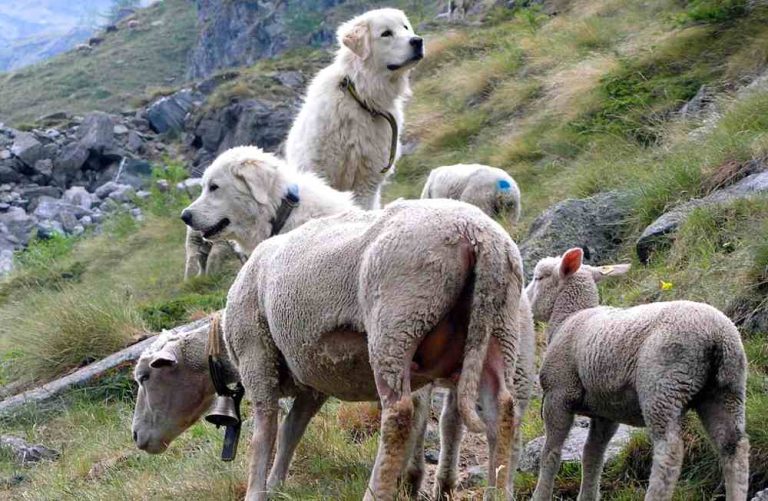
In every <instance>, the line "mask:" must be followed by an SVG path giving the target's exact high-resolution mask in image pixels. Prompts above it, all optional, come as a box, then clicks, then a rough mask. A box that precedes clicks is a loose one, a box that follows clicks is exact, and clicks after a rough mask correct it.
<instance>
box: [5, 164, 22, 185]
mask: <svg viewBox="0 0 768 501" xmlns="http://www.w3.org/2000/svg"><path fill="white" fill-rule="evenodd" d="M22 179H24V177H23V176H22V175H21V174H19V172H17V171H16V170H15V169H12V168H11V167H9V166H7V165H0V183H18V182H20V181H21V180H22Z"/></svg>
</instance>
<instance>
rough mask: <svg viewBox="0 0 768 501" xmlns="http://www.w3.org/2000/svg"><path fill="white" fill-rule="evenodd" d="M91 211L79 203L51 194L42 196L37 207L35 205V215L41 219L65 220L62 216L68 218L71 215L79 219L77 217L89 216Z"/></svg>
mask: <svg viewBox="0 0 768 501" xmlns="http://www.w3.org/2000/svg"><path fill="white" fill-rule="evenodd" d="M90 214H91V211H90V210H88V209H84V208H83V207H80V206H79V205H75V204H71V203H69V202H67V201H66V200H63V199H57V198H53V197H49V196H42V197H40V198H39V199H38V201H37V207H35V211H34V215H35V216H36V217H37V218H38V219H41V220H47V219H55V220H57V221H60V222H63V219H62V218H68V220H71V218H70V216H71V217H73V218H74V219H75V221H76V220H77V218H80V217H83V216H89V215H90Z"/></svg>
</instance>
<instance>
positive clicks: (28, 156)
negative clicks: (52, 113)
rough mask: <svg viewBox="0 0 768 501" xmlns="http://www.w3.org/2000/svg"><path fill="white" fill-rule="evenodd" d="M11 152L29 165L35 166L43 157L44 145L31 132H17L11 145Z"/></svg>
mask: <svg viewBox="0 0 768 501" xmlns="http://www.w3.org/2000/svg"><path fill="white" fill-rule="evenodd" d="M11 153H13V154H14V155H15V156H16V157H18V158H19V159H20V160H21V161H22V162H24V163H25V164H26V165H27V166H29V167H33V166H34V165H35V162H37V161H38V160H40V159H41V158H43V154H44V150H43V145H42V143H40V141H38V140H37V139H36V138H35V135H34V134H32V133H30V132H20V133H18V134H16V138H15V139H14V140H13V146H11Z"/></svg>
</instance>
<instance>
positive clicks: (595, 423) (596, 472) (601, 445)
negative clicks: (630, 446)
mask: <svg viewBox="0 0 768 501" xmlns="http://www.w3.org/2000/svg"><path fill="white" fill-rule="evenodd" d="M618 428H619V425H618V423H615V422H613V421H609V420H607V419H603V418H592V420H591V421H590V423H589V435H588V436H587V443H585V444H584V454H583V457H582V469H581V490H580V491H579V497H578V500H579V501H597V500H598V499H600V474H601V473H602V471H603V463H604V461H605V449H607V448H608V443H609V442H610V441H611V438H613V435H614V434H615V433H616V430H617V429H618Z"/></svg>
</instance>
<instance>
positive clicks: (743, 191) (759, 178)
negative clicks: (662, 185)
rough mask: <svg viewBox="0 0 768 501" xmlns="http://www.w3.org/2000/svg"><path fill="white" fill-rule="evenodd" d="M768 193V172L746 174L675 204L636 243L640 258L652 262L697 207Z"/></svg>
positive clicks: (644, 231) (645, 262)
mask: <svg viewBox="0 0 768 501" xmlns="http://www.w3.org/2000/svg"><path fill="white" fill-rule="evenodd" d="M765 193H768V172H760V173H757V174H752V175H750V176H747V177H745V178H744V179H742V180H741V181H739V182H737V183H735V184H732V185H731V186H729V187H727V188H723V189H721V190H717V191H715V192H714V193H711V194H710V195H707V196H706V197H704V198H697V199H693V200H690V201H688V202H685V203H683V204H680V205H678V206H677V207H674V208H673V209H671V210H669V211H667V212H666V213H664V214H662V215H661V216H660V217H659V218H658V219H656V221H654V222H653V223H651V224H650V225H648V227H646V228H645V230H643V233H642V234H641V235H640V238H639V239H638V240H637V243H636V244H635V250H636V251H637V257H638V258H639V259H640V261H641V262H642V263H644V264H647V263H648V261H650V258H651V255H652V253H653V252H655V251H657V250H659V249H661V248H664V247H667V246H669V245H670V244H671V242H672V239H673V236H674V234H675V233H676V232H677V229H678V227H679V226H680V224H682V223H683V221H685V220H686V219H687V218H688V215H689V214H690V213H691V212H693V210H694V209H697V208H700V207H712V206H716V205H723V204H726V203H729V202H732V201H734V200H738V199H743V198H750V197H754V196H756V195H760V194H765Z"/></svg>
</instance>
